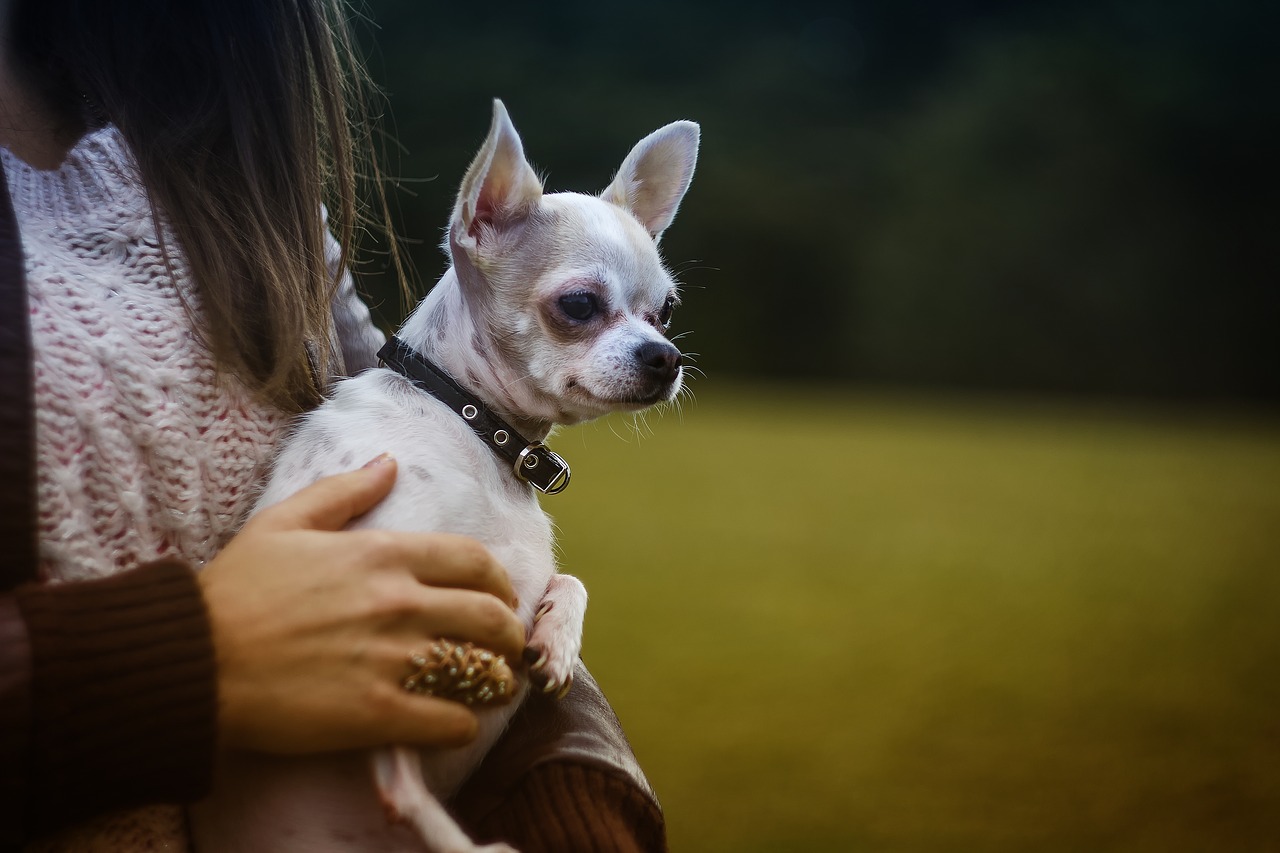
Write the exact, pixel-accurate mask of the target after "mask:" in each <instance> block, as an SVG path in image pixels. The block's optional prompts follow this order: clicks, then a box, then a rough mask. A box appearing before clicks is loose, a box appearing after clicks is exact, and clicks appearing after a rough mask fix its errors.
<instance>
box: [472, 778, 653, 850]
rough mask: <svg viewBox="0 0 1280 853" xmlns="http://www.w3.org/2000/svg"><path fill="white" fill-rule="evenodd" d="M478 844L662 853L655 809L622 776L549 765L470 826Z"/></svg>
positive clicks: (648, 800)
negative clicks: (498, 843) (495, 843)
mask: <svg viewBox="0 0 1280 853" xmlns="http://www.w3.org/2000/svg"><path fill="white" fill-rule="evenodd" d="M471 829H472V831H473V832H475V834H476V840H477V841H478V842H482V843H483V842H491V841H506V842H509V843H511V844H514V845H515V846H516V847H517V848H518V849H519V850H520V851H521V853H593V851H599V853H666V850H667V836H666V825H665V823H664V822H663V817H662V811H661V810H660V809H659V808H658V804H657V802H656V801H654V799H653V798H652V797H651V796H649V794H648V793H647V792H646V791H643V790H641V789H640V788H638V787H636V785H635V783H634V782H633V781H632V780H630V779H628V778H626V777H623V776H620V775H616V774H613V773H610V772H609V771H607V770H602V769H600V768H598V767H592V766H589V765H585V764H578V763H573V762H567V761H551V762H547V763H545V764H540V765H538V766H537V767H534V768H533V769H532V770H530V771H529V773H528V774H527V775H526V776H525V777H524V778H523V779H522V780H521V782H520V785H519V786H518V787H516V788H515V789H513V790H511V791H509V792H508V793H507V796H506V797H505V798H504V800H503V803H502V806H501V807H499V808H498V809H496V810H494V811H493V812H490V813H489V814H488V815H486V816H485V818H484V820H483V821H482V822H481V823H480V824H478V825H475V826H472V827H471Z"/></svg>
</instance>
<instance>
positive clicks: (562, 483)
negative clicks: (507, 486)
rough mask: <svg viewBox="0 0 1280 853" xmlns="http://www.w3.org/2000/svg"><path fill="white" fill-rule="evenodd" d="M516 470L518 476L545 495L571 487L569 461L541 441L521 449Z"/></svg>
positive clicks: (556, 493) (554, 493)
mask: <svg viewBox="0 0 1280 853" xmlns="http://www.w3.org/2000/svg"><path fill="white" fill-rule="evenodd" d="M514 470H515V473H516V477H518V478H519V479H521V480H523V481H524V482H526V483H528V484H529V485H531V486H533V487H534V488H535V489H537V490H538V491H540V492H542V493H543V494H544V495H558V494H560V493H561V492H563V491H564V490H565V489H566V488H568V487H569V477H570V475H571V472H570V471H569V463H568V462H565V461H564V457H562V456H561V455H560V454H559V453H556V452H555V451H554V450H552V449H551V448H549V447H547V446H546V445H545V444H543V443H542V442H540V441H535V442H533V443H532V444H529V445H528V446H526V447H525V448H524V449H523V450H521V451H520V454H519V455H518V456H517V457H516V462H515V466H514Z"/></svg>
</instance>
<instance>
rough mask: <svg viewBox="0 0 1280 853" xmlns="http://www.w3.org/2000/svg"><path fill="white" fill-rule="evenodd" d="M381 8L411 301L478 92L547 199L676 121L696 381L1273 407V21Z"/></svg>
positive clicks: (1196, 13) (379, 55) (909, 11)
mask: <svg viewBox="0 0 1280 853" xmlns="http://www.w3.org/2000/svg"><path fill="white" fill-rule="evenodd" d="M370 14H371V17H372V19H373V20H374V22H375V23H376V25H377V29H375V30H373V32H372V33H371V36H372V40H371V51H372V64H373V65H374V68H375V72H376V74H377V76H378V77H379V79H381V80H383V81H384V82H385V86H386V88H387V90H388V94H389V97H390V102H391V105H392V109H393V114H394V118H395V122H394V124H391V125H390V126H389V130H390V132H391V133H392V134H393V135H394V136H395V137H397V138H398V139H399V140H400V141H401V142H402V143H403V144H404V146H405V150H404V152H403V153H402V154H401V155H399V157H398V159H397V158H393V162H392V171H393V172H395V173H396V174H399V175H402V176H404V177H405V178H407V179H414V178H425V177H432V176H438V178H437V179H436V180H434V181H431V182H427V183H414V182H406V183H405V184H404V185H403V188H404V190H405V192H404V193H400V194H398V196H399V200H400V205H399V207H400V216H401V228H402V231H403V233H404V234H405V235H407V236H409V237H411V238H413V239H416V240H418V241H419V242H420V245H419V246H417V247H416V248H415V251H414V260H415V263H416V266H417V268H418V270H419V271H420V277H421V279H422V280H423V281H424V282H425V283H429V282H430V281H433V280H434V279H435V277H436V276H437V275H438V274H439V272H440V269H441V267H442V265H443V259H442V256H441V255H440V253H439V251H438V250H437V249H436V245H435V244H436V243H437V242H438V240H439V236H440V234H441V228H442V227H443V226H444V224H445V220H446V218H447V216H448V211H449V207H450V203H451V197H452V193H453V192H454V189H455V187H456V183H457V181H458V180H459V178H460V176H461V175H462V172H463V170H464V169H465V167H466V164H467V162H468V160H469V158H470V156H471V154H472V153H473V150H474V147H475V146H476V145H478V143H479V141H480V140H481V138H482V137H483V134H484V131H485V128H486V126H487V121H488V112H489V99H490V98H491V97H494V96H500V97H502V98H503V99H504V100H505V101H506V102H507V105H508V107H509V108H510V110H511V112H512V116H513V118H514V120H515V122H516V125H517V127H519V128H520V130H521V133H522V135H523V136H524V139H525V143H526V149H527V151H528V153H529V155H530V157H531V158H532V159H533V161H534V162H535V164H538V165H540V166H542V167H543V168H546V169H548V170H549V171H548V172H547V175H548V184H549V186H550V187H551V188H553V189H575V190H593V189H598V188H600V187H603V186H604V185H605V183H606V182H607V181H608V179H609V177H610V174H611V170H612V169H614V168H616V166H617V164H618V162H619V161H620V159H621V157H622V156H623V155H624V154H625V153H626V151H627V149H628V147H629V146H630V145H631V144H632V143H633V142H634V141H635V140H636V139H638V138H639V137H640V136H641V135H643V134H644V133H647V132H648V131H649V130H652V129H653V128H655V127H657V126H659V125H661V124H663V123H665V122H667V121H671V120H673V119H675V118H693V119H696V120H698V121H700V122H701V123H702V126H703V133H704V141H703V152H702V158H701V161H700V164H699V169H698V175H697V177H696V178H695V180H694V185H693V189H692V191H691V193H690V195H689V197H688V199H687V200H686V203H685V206H684V208H683V209H682V211H681V214H680V216H679V218H678V219H677V221H676V224H675V226H674V227H673V228H672V229H671V231H670V232H669V233H668V235H667V236H666V238H665V239H664V249H665V252H666V254H667V257H668V258H669V259H670V261H671V262H672V264H673V266H674V267H675V268H676V270H677V271H678V272H679V273H680V277H681V278H682V280H683V281H684V282H685V284H686V304H685V307H684V308H682V309H681V311H680V312H679V313H678V315H677V322H676V327H677V329H676V330H677V331H681V330H692V331H693V334H692V335H691V336H689V337H687V338H685V339H682V342H681V343H682V345H683V346H685V347H687V348H688V349H691V350H693V351H696V352H699V353H702V355H701V357H700V360H699V365H700V366H702V367H704V368H705V369H707V370H708V371H709V372H710V373H711V374H712V375H713V376H717V375H718V376H722V375H725V374H729V373H736V374H741V375H752V376H760V375H765V376H773V377H801V378H803V377H826V378H831V377H843V378H848V379H858V380H874V381H881V382H898V383H902V382H906V383H917V384H919V383H924V384H928V385H934V386H938V385H951V386H955V385H960V386H982V387H993V388H1031V389H1039V390H1072V391H1084V392H1106V393H1125V394H1149V395H1161V396H1173V395H1194V396H1198V397H1206V396H1209V397H1243V398H1254V399H1268V400H1273V401H1274V400H1276V399H1280V382H1278V380H1277V379H1276V375H1275V374H1276V371H1275V370H1274V368H1273V367H1272V364H1271V363H1272V362H1273V361H1275V357H1274V350H1275V346H1274V344H1272V343H1271V332H1270V328H1269V327H1270V325H1271V324H1273V323H1274V321H1275V319H1276V317H1277V315H1278V313H1280V312H1277V308H1280V298H1278V296H1277V288H1276V287H1275V284H1274V283H1275V281H1276V278H1277V276H1276V274H1277V272H1280V270H1278V269H1277V260H1276V259H1277V254H1276V251H1275V249H1274V248H1273V245H1274V244H1275V242H1276V240H1275V238H1274V237H1273V236H1272V235H1274V234H1275V233H1276V225H1277V223H1276V218H1277V213H1276V204H1275V202H1276V197H1275V191H1274V190H1275V186H1274V183H1273V178H1274V175H1275V167H1274V166H1273V164H1272V162H1271V160H1272V158H1273V156H1274V152H1275V151H1276V150H1277V147H1278V146H1277V143H1280V124H1278V122H1277V115H1278V108H1277V102H1276V97H1275V94H1274V93H1275V92H1276V90H1277V84H1280V67H1278V60H1277V52H1276V51H1274V49H1273V48H1272V47H1271V42H1272V40H1273V34H1274V33H1275V32H1276V25H1277V23H1280V16H1278V15H1277V13H1276V12H1273V11H1272V10H1271V8H1270V7H1269V6H1267V5H1265V4H1258V3H1244V2H1239V0H1223V2H1210V0H1195V2H1171V3H1163V4H1157V3H1154V2H1137V0H1098V2H1067V0H1060V2H1038V3H1037V2H1022V3H1014V2H941V0H902V2H896V3H895V2H889V0H876V2H867V3H860V4H850V3H847V2H834V0H826V1H825V2H824V0H794V2H788V3H781V2H759V1H758V0H757V2H742V3H735V4H719V3H706V2H676V0H652V2H649V3H646V4H616V3H607V2H591V3H588V2H563V3H551V4H516V3H512V2H509V1H508V0H494V2H490V3H486V4H484V6H483V7H475V8H470V7H465V6H459V5H447V6H445V5H427V4H421V3H415V2H409V0H376V2H373V3H372V4H371V10H370ZM374 267H376V264H375V265H374ZM366 272H369V273H372V275H369V276H366V283H367V284H368V285H369V286H371V287H372V289H374V290H375V291H376V292H378V293H381V294H389V293H391V292H392V291H391V290H390V289H389V288H388V287H387V285H386V282H385V281H383V280H380V279H379V276H378V275H377V270H376V268H369V269H367V270H366ZM424 286H425V284H424ZM383 301H384V303H385V306H386V310H385V311H384V316H385V317H386V318H387V320H388V321H394V320H396V319H398V310H399V308H398V304H397V302H396V300H395V299H394V297H391V296H385V297H384V298H383Z"/></svg>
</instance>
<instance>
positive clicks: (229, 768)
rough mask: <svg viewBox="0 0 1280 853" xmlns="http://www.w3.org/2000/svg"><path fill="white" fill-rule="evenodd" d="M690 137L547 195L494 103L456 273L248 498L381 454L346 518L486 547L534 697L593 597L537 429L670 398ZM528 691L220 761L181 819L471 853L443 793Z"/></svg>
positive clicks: (656, 140)
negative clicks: (565, 571)
mask: <svg viewBox="0 0 1280 853" xmlns="http://www.w3.org/2000/svg"><path fill="white" fill-rule="evenodd" d="M698 136H699V129H698V126H697V125H696V124H694V123H692V122H688V121H680V122H675V123H673V124H669V125H667V126H666V127H663V128H661V129H660V130H657V131H655V132H654V133H652V134H650V135H649V136H647V137H645V138H644V139H642V140H641V141H640V142H639V143H637V144H636V146H635V147H634V148H633V149H632V150H631V152H630V153H629V154H628V155H627V157H626V159H625V160H624V161H623V163H622V166H621V168H620V169H619V170H618V173H617V175H616V177H615V178H614V179H613V182H612V183H611V184H610V185H609V187H608V188H607V189H606V190H605V191H604V192H603V193H601V194H600V195H599V196H590V195H581V194H578V193H555V194H544V192H543V186H542V182H541V180H540V179H539V178H538V176H537V174H536V173H535V172H534V170H533V168H532V167H531V166H530V165H529V163H528V161H527V160H526V159H525V156H524V150H523V146H522V145H521V142H520V137H519V136H518V135H517V134H516V130H515V128H514V127H513V126H512V124H511V120H510V119H509V118H508V116H507V111H506V109H505V108H504V107H503V105H502V103H501V102H500V101H495V102H494V107H493V123H492V126H491V127H490V129H489V135H488V138H487V139H486V140H485V142H484V145H483V146H482V147H481V149H480V152H479V154H477V155H476V158H475V160H474V162H472V164H471V167H470V168H469V169H468V171H467V174H466V177H465V178H464V179H463V182H462V187H461V190H460V191H459V194H458V200H457V203H456V205H455V206H454V210H453V216H452V218H451V220H450V223H449V231H448V238H447V251H448V254H449V257H450V259H451V261H452V266H451V268H450V269H449V270H448V271H447V272H446V273H445V274H444V276H443V277H442V278H441V279H440V281H439V282H438V283H437V284H436V286H435V288H434V289H433V290H432V291H431V293H430V295H429V296H428V297H427V298H426V299H425V300H424V301H423V302H422V303H421V304H420V305H419V306H418V308H417V309H416V310H415V311H414V312H413V314H412V315H411V316H410V317H409V319H408V320H407V321H406V322H405V324H404V326H403V328H402V329H401V330H400V332H399V334H398V335H397V337H396V338H393V339H392V341H391V342H390V343H389V344H388V346H387V347H386V348H385V349H384V350H383V352H382V353H381V355H382V357H383V360H384V362H386V364H387V365H388V366H389V367H393V368H395V369H381V370H369V371H366V372H364V373H362V374H360V375H359V376H357V377H355V378H353V379H349V380H346V381H343V382H341V383H339V384H338V386H337V388H336V390H335V392H334V394H333V396H332V398H331V399H329V400H328V401H327V402H326V403H324V404H323V405H322V406H320V407H319V408H318V409H316V410H315V411H314V412H312V413H310V414H308V415H307V416H306V417H305V418H304V419H303V420H302V421H301V423H300V424H299V426H298V427H297V429H296V431H295V432H294V433H293V434H292V435H291V436H290V438H289V439H288V440H287V442H286V443H285V445H284V447H283V449H282V451H281V453H280V455H279V457H278V459H277V461H276V464H275V469H274V474H273V476H272V478H271V480H270V482H269V483H268V485H267V487H266V490H265V492H264V494H263V496H262V498H261V500H260V501H259V503H258V508H262V507H264V506H268V505H271V504H274V503H277V502H279V501H281V500H283V499H284V498H286V497H288V496H289V495H291V494H293V493H294V492H296V491H298V490H299V489H301V488H303V487H305V486H307V485H309V484H310V483H312V482H314V481H315V480H317V479H319V478H320V477H323V476H326V475H329V474H336V473H339V472H342V471H346V470H349V469H350V468H351V467H352V465H354V464H356V463H357V462H359V461H363V460H364V459H368V458H372V457H374V456H376V455H378V454H381V453H383V452H390V453H391V454H392V455H394V456H395V457H396V459H397V461H398V462H399V471H400V474H399V479H398V481H397V483H396V486H395V488H394V489H393V490H392V492H391V494H390V495H389V496H388V497H387V498H386V499H385V500H384V501H382V503H380V504H379V505H378V506H377V507H376V508H375V509H373V510H372V511H371V512H369V513H368V514H367V515H365V516H364V517H363V518H361V519H359V520H358V521H357V522H355V523H354V524H353V526H359V527H376V528H390V529H397V530H417V531H443V532H449V533H459V534H464V535H468V536H472V537H475V538H476V539H479V540H480V541H481V542H483V543H485V544H486V545H487V546H488V547H489V549H490V550H491V551H492V552H493V554H494V556H495V557H496V558H497V559H498V561H499V562H500V563H501V564H502V565H503V566H504V567H505V568H506V569H507V571H508V573H509V574H510V576H511V585H512V587H513V589H514V591H515V593H516V595H517V596H518V598H519V602H520V604H519V611H518V615H519V617H520V618H521V619H522V620H523V621H524V623H525V625H526V628H527V630H528V632H529V633H528V647H529V648H530V649H532V650H534V653H535V654H536V655H537V658H538V660H537V663H535V664H534V670H535V672H534V673H532V675H536V676H537V677H538V681H540V682H541V683H542V684H543V685H544V686H545V689H547V690H551V691H565V690H567V688H568V685H569V683H570V680H571V677H572V672H573V666H574V663H575V661H576V660H577V658H578V653H579V651H580V649H581V645H582V620H583V615H584V612H585V609H586V600H587V596H586V591H585V589H584V588H583V586H582V584H581V583H580V582H579V581H578V580H576V579H575V578H572V577H569V576H567V575H562V574H557V572H556V566H555V558H554V556H553V553H552V531H551V524H550V522H549V520H548V518H547V517H546V515H545V514H544V513H543V512H542V510H541V509H540V507H539V504H538V499H537V494H536V491H537V490H541V491H544V492H555V491H558V490H560V489H563V488H564V486H565V485H566V484H567V481H568V475H569V471H568V466H567V465H565V464H564V462H563V460H562V459H560V457H558V456H556V454H554V453H551V452H550V451H549V450H547V449H546V448H545V447H544V446H543V445H542V444H541V442H542V440H543V439H544V438H546V436H547V435H548V433H549V432H550V431H551V429H552V427H553V426H554V425H556V424H573V423H579V422H581V421H585V420H589V419H591V418H595V417H599V416H600V415H604V414H606V413H609V412H614V411H638V410H640V409H643V408H645V407H647V406H650V405H652V404H654V403H658V402H662V401H668V400H671V399H673V398H674V397H675V396H676V394H677V393H678V392H679V390H680V386H681V379H682V367H681V355H680V351H679V350H678V349H676V347H675V346H673V345H672V344H671V343H670V342H669V341H668V340H667V339H666V336H665V331H666V328H667V325H668V323H669V322H670V319H671V312H672V309H673V308H674V306H675V305H676V303H677V301H678V296H677V291H676V283H675V281H674V280H673V279H672V276H671V274H670V273H669V272H668V271H667V269H666V268H665V267H664V266H663V263H662V260H661V258H660V257H659V254H658V247H657V242H658V238H659V237H660V236H661V234H662V232H663V231H664V230H665V229H666V228H667V226H668V225H670V224H671V221H672V219H673V218H674V216H675V213H676V209H677V207H678V206H679V204H680V201H681V199H682V198H683V197H684V194H685V191H686V190H687V189H688V187H689V181H690V180H691V179H692V177H693V170H694V164H695V162H696V159H697V151H698ZM432 365H434V367H433V366H432ZM402 374H404V375H402ZM441 374H445V376H441ZM427 388H430V389H432V390H431V391H430V392H428V391H426V390H424V389H427ZM535 616H536V617H537V618H536V619H535ZM424 641H426V642H429V638H424ZM408 651H409V650H406V652H408ZM525 681H526V679H522V680H521V684H522V685H523V684H524V683H525ZM524 689H525V688H523V687H522V688H521V692H523V690H524ZM519 699H520V696H519V695H517V696H516V700H515V701H513V702H511V703H510V704H508V705H505V706H502V707H494V708H483V709H480V710H479V711H478V716H479V717H480V735H479V737H478V738H477V739H476V740H475V742H474V743H473V744H471V745H469V746H467V747H463V748H458V749H442V750H416V749H408V748H395V749H387V750H381V751H378V752H376V753H375V754H374V756H373V762H372V764H373V766H372V769H371V768H370V761H369V753H360V754H343V755H338V756H321V757H314V758H302V759H287V760H286V759H265V758H248V757H238V758H229V759H228V761H227V762H226V766H225V767H224V768H223V769H222V770H221V771H220V775H219V778H218V780H217V782H216V785H215V792H214V796H213V797H212V798H210V799H209V800H207V801H206V802H205V803H203V804H201V805H200V806H198V807H196V808H195V809H194V810H193V812H192V827H193V834H194V837H195V840H196V847H197V850H199V851H200V853H294V851H296V852H297V853H304V851H305V853H339V851H341V853H348V852H349V851H351V852H352V853H353V851H361V853H410V851H415V853H421V851H432V853H456V851H474V850H477V849H481V848H477V847H476V846H475V845H474V844H473V843H472V841H471V840H470V839H469V838H468V837H467V835H466V834H465V833H464V832H463V831H462V830H461V829H460V828H459V827H458V825H457V824H456V823H455V822H454V820H453V819H452V818H451V817H450V816H449V815H448V813H447V812H446V811H445V809H444V807H443V806H442V805H441V801H443V800H446V799H448V797H449V796H451V795H452V794H453V793H454V792H455V791H456V790H457V788H458V787H459V785H461V783H462V782H463V781H464V780H465V779H466V777H467V776H468V774H469V773H470V772H471V771H472V770H473V769H474V768H475V767H476V765H477V764H478V763H479V762H480V759H481V758H482V757H483V756H484V754H485V753H486V752H487V751H488V750H489V748H490V747H491V746H492V744H493V743H494V741H495V740H496V739H497V738H498V736H499V735H500V734H501V733H502V730H503V728H504V727H505V726H506V724H507V722H508V720H509V719H510V718H511V715H512V714H513V713H514V711H515V708H516V706H517V705H518V702H519ZM388 813H390V814H391V815H392V816H393V817H394V818H395V820H393V821H390V822H389V821H388V819H387V815H388ZM482 849H484V850H510V848H509V847H507V846H506V845H501V844H499V845H492V846H489V847H485V848H482Z"/></svg>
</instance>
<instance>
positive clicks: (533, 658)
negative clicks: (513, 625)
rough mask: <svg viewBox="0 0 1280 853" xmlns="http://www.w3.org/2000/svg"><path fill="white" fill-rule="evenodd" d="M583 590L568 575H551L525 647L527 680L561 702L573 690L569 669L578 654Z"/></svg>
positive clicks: (583, 613) (584, 608)
mask: <svg viewBox="0 0 1280 853" xmlns="http://www.w3.org/2000/svg"><path fill="white" fill-rule="evenodd" d="M586 613H587V588H586V587H584V586H583V585H582V581H580V580H578V579H577V578H575V577H573V576H572V575H561V574H555V575H552V576H551V581H550V582H549V583H548V584H547V591H546V592H545V593H544V594H543V596H542V601H540V602H539V603H538V610H537V613H536V614H535V615H534V617H533V631H532V632H531V633H530V634H529V642H528V643H526V644H525V651H524V656H525V660H526V661H528V662H529V678H530V680H531V681H533V683H534V684H536V685H537V686H539V687H541V688H542V690H543V692H545V693H555V694H556V695H557V696H558V697H561V698H563V697H564V695H565V694H566V693H568V692H569V688H570V687H572V686H573V667H574V664H575V663H577V660H578V655H579V653H581V652H582V621H583V618H584V617H585V616H586Z"/></svg>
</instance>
